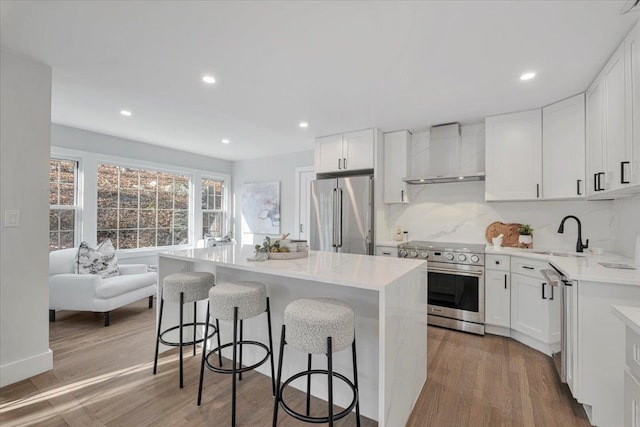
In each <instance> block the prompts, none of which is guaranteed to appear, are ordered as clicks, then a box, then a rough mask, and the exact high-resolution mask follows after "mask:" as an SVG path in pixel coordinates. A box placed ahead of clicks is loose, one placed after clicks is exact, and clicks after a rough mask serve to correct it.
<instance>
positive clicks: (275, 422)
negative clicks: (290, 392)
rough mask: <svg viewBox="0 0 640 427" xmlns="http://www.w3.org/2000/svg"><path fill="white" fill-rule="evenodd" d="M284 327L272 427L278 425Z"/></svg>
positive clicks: (283, 328)
mask: <svg viewBox="0 0 640 427" xmlns="http://www.w3.org/2000/svg"><path fill="white" fill-rule="evenodd" d="M284 345H285V326H284V325H282V335H281V336H280V357H279V358H278V379H277V380H276V396H275V399H273V427H276V424H277V423H278V407H279V406H280V393H281V390H280V380H281V379H282V359H283V358H284Z"/></svg>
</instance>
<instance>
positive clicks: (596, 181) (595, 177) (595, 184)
mask: <svg viewBox="0 0 640 427" xmlns="http://www.w3.org/2000/svg"><path fill="white" fill-rule="evenodd" d="M593 191H594V192H595V191H598V174H597V173H594V174H593Z"/></svg>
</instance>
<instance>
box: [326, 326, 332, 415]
mask: <svg viewBox="0 0 640 427" xmlns="http://www.w3.org/2000/svg"><path fill="white" fill-rule="evenodd" d="M332 356H333V351H332V349H331V337H327V371H329V375H328V379H329V382H328V384H327V386H328V390H329V402H328V403H329V427H333V357H332Z"/></svg>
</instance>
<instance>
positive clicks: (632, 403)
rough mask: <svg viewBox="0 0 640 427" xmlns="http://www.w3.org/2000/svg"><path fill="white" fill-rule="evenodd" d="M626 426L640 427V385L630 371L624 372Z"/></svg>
mask: <svg viewBox="0 0 640 427" xmlns="http://www.w3.org/2000/svg"><path fill="white" fill-rule="evenodd" d="M624 425H625V426H628V427H640V383H638V380H637V379H636V378H635V377H634V376H633V375H632V374H631V373H630V372H629V370H625V371H624Z"/></svg>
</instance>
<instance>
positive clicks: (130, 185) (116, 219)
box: [97, 164, 189, 249]
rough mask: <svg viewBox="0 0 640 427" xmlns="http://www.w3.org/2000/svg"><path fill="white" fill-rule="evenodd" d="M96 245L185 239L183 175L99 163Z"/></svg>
mask: <svg viewBox="0 0 640 427" xmlns="http://www.w3.org/2000/svg"><path fill="white" fill-rule="evenodd" d="M97 178H98V179H97V181H98V182H97V184H98V188H97V191H98V204H97V207H98V214H97V216H98V221H97V241H98V243H100V242H102V241H104V240H106V239H111V241H112V242H113V245H114V246H115V247H116V249H134V248H152V247H157V246H171V245H181V244H187V243H189V177H188V176H186V175H180V174H175V173H171V172H161V171H154V170H146V169H140V168H129V167H124V166H116V165H108V164H99V165H98V174H97Z"/></svg>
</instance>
